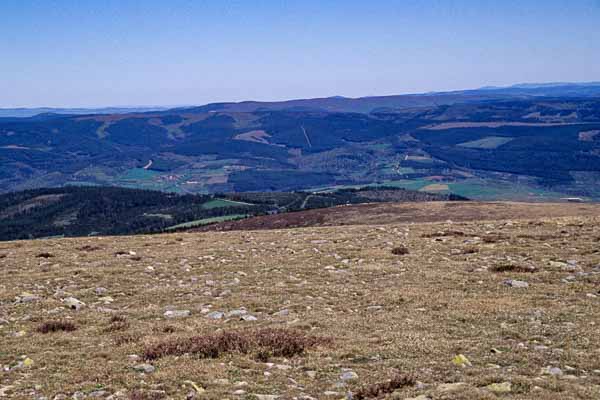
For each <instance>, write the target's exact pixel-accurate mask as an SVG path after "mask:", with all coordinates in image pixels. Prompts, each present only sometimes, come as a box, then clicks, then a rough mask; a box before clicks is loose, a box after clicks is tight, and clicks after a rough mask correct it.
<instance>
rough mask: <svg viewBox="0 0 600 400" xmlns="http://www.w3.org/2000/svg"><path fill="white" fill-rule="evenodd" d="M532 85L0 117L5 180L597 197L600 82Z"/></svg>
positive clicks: (3, 187)
mask: <svg viewBox="0 0 600 400" xmlns="http://www.w3.org/2000/svg"><path fill="white" fill-rule="evenodd" d="M522 86H523V85H517V87H512V88H500V89H480V90H474V91H473V90H472V91H463V92H448V93H433V94H423V95H402V96H376V97H365V98H360V99H349V98H342V97H330V98H323V99H306V100H290V101H285V102H241V103H216V104H209V105H205V106H201V107H191V108H176V109H169V110H159V111H150V112H148V111H144V112H143V111H136V112H129V113H112V114H83V115H61V114H40V115H37V116H35V117H29V118H14V117H13V118H0V192H7V191H14V190H23V189H32V188H40V187H51V186H62V185H114V186H126V187H134V188H144V189H158V190H163V191H175V192H180V193H219V192H221V193H222V192H247V191H295V190H311V191H319V190H323V189H331V188H339V187H347V186H351V187H354V186H363V185H370V184H383V185H395V186H398V187H403V188H407V189H415V190H423V191H435V192H438V193H455V194H458V195H463V196H466V197H469V198H474V199H518V200H547V199H560V198H562V197H568V196H582V197H587V198H591V199H600V185H598V182H599V181H600V95H599V96H595V95H594V94H595V93H597V92H599V91H600V85H597V84H589V85H586V84H567V85H562V84H560V85H559V84H552V85H544V84H542V85H531V84H529V85H525V86H526V87H522ZM559 94H560V95H559Z"/></svg>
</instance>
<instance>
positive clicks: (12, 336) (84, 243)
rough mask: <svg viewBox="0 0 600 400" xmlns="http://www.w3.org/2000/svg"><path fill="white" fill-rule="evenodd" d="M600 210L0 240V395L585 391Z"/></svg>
mask: <svg viewBox="0 0 600 400" xmlns="http://www.w3.org/2000/svg"><path fill="white" fill-rule="evenodd" d="M419 207H420V208H423V207H427V205H424V204H421V205H419ZM432 207H433V206H432ZM435 207H439V205H436V206H435ZM477 207H479V208H478V210H479V211H478V212H481V207H485V205H477ZM561 207H572V210H573V211H572V212H573V214H577V207H579V206H578V205H562V206H561ZM588 207H590V206H588ZM598 210H599V211H600V208H599V209H598ZM588 211H589V210H588ZM364 215H365V216H364V218H368V215H366V213H365V214H364ZM599 215H600V212H599V213H598V214H596V216H593V215H592V216H590V215H586V216H576V215H575V216H568V217H560V218H536V219H532V220H531V219H530V220H528V219H519V220H503V219H501V218H500V217H498V216H496V220H494V221H485V222H482V221H476V222H470V221H466V222H451V221H446V222H437V223H420V224H412V223H410V222H405V223H392V224H378V225H352V226H343V227H335V226H334V227H314V228H303V229H289V230H264V231H237V232H235V231H234V232H223V233H220V232H216V233H177V234H164V235H155V236H132V237H93V238H78V239H56V240H38V241H24V242H4V243H0V343H1V345H0V366H1V367H2V371H1V372H0V397H6V398H11V399H31V398H42V397H45V398H48V399H61V398H63V399H64V398H72V397H73V398H86V397H89V398H112V399H117V398H123V399H127V398H130V399H162V398H165V399H167V398H172V399H184V398H198V399H225V398H228V399H262V400H269V399H276V398H280V399H293V398H297V399H310V398H315V399H341V398H350V397H352V398H354V399H361V398H394V399H406V398H418V399H419V400H423V399H427V398H430V399H496V398H505V399H529V398H536V399H544V400H550V399H556V400H558V399H597V398H600V335H598V330H599V326H600V293H599V289H600V267H599V265H600V252H599V251H600V247H599V246H598V242H599V241H600V217H599ZM79 302H82V303H79ZM349 393H351V394H349ZM418 396H420V397H418Z"/></svg>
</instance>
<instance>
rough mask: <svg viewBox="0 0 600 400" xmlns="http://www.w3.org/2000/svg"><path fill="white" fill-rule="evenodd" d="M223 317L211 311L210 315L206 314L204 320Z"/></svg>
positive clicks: (219, 313)
mask: <svg viewBox="0 0 600 400" xmlns="http://www.w3.org/2000/svg"><path fill="white" fill-rule="evenodd" d="M224 316H225V314H223V313H222V312H221V311H213V312H211V313H208V314H206V318H209V319H222V318H223V317H224Z"/></svg>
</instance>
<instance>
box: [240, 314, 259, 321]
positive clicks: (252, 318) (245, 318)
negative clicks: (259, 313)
mask: <svg viewBox="0 0 600 400" xmlns="http://www.w3.org/2000/svg"><path fill="white" fill-rule="evenodd" d="M240 319H241V320H242V321H247V322H252V321H258V318H256V317H255V316H254V315H242V318H240Z"/></svg>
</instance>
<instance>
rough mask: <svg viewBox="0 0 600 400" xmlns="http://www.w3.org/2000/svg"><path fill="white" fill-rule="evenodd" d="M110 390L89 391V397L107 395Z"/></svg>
mask: <svg viewBox="0 0 600 400" xmlns="http://www.w3.org/2000/svg"><path fill="white" fill-rule="evenodd" d="M107 395H108V392H107V391H106V390H94V391H93V392H90V393H88V397H94V398H97V397H106V396H107Z"/></svg>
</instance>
